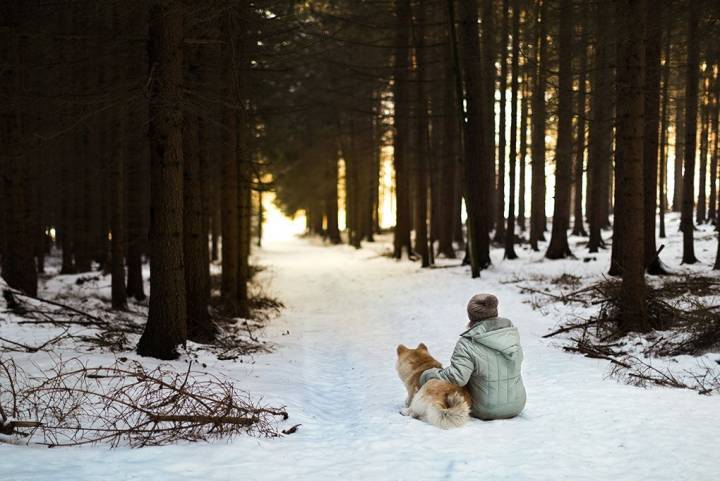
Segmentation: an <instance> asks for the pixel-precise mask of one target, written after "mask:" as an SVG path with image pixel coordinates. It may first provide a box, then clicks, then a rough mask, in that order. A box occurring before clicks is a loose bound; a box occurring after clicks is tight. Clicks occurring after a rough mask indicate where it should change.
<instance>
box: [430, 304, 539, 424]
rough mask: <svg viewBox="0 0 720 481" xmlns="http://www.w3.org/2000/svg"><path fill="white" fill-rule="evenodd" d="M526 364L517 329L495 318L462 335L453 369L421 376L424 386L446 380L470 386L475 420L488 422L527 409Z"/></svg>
mask: <svg viewBox="0 0 720 481" xmlns="http://www.w3.org/2000/svg"><path fill="white" fill-rule="evenodd" d="M522 360H523V352H522V348H521V347H520V335H519V334H518V330H517V328H516V327H515V326H513V324H512V322H510V320H508V319H505V318H502V317H493V318H490V319H485V320H483V321H480V322H478V323H476V324H475V325H474V326H473V327H471V328H470V329H468V330H467V331H465V332H463V333H462V334H460V340H459V341H458V342H457V344H456V345H455V351H454V352H453V355H452V358H451V359H450V365H449V366H448V367H446V368H445V369H438V368H434V369H428V370H427V371H425V372H424V373H423V374H422V376H420V384H425V383H426V382H427V381H428V380H430V379H443V380H445V381H448V382H451V383H453V384H456V385H458V386H465V385H467V387H468V389H469V391H470V395H471V396H472V399H473V405H472V407H471V410H470V411H471V414H472V415H473V416H475V417H477V418H480V419H488V420H489V419H505V418H512V417H515V416H517V415H518V414H520V412H521V411H522V410H523V408H524V407H525V386H524V385H523V381H522V375H521V372H520V371H521V365H522Z"/></svg>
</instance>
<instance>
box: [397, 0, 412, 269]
mask: <svg viewBox="0 0 720 481" xmlns="http://www.w3.org/2000/svg"><path fill="white" fill-rule="evenodd" d="M410 21H411V13H410V0H395V54H394V55H395V64H394V70H393V78H394V84H393V97H394V106H395V113H394V116H393V122H394V127H395V131H394V135H393V143H394V145H393V147H394V149H393V152H394V154H393V156H394V158H393V162H394V167H395V197H396V207H395V213H396V214H395V215H396V219H395V229H394V238H393V255H394V257H395V258H396V259H400V258H401V257H402V251H403V249H405V251H406V252H407V255H408V256H410V254H411V250H412V247H411V244H410V215H411V214H410V184H409V168H408V165H409V158H408V138H409V129H410V118H409V107H410V103H409V95H408V89H409V83H408V72H409V69H410Z"/></svg>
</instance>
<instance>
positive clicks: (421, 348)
mask: <svg viewBox="0 0 720 481" xmlns="http://www.w3.org/2000/svg"><path fill="white" fill-rule="evenodd" d="M397 355H398V359H397V372H398V375H399V376H400V380H402V382H403V383H404V384H405V389H407V393H408V397H407V399H406V400H405V409H403V410H402V411H400V413H401V414H403V415H405V416H412V417H414V418H417V419H420V420H422V421H425V422H428V423H430V424H432V425H433V426H436V427H439V428H442V429H448V428H456V427H460V426H462V425H463V424H465V423H466V422H467V421H468V420H469V419H470V405H471V404H472V398H471V397H470V393H469V392H468V390H467V389H465V388H464V387H459V386H456V385H454V384H451V383H449V382H445V381H441V380H440V379H431V380H429V381H428V382H426V383H425V384H424V385H423V386H422V387H420V375H421V374H422V373H423V372H424V371H425V370H426V369H431V368H434V367H437V368H442V364H440V363H439V362H438V361H437V360H436V359H435V358H434V357H432V356H431V355H430V353H429V352H428V348H427V346H426V345H425V344H423V343H420V344H418V347H417V348H416V349H410V348H408V347H405V346H403V345H402V344H400V345H399V346H398V347H397Z"/></svg>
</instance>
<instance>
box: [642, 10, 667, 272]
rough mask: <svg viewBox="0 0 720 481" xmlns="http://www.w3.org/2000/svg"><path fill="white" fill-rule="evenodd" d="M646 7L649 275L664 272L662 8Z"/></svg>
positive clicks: (645, 171)
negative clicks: (658, 228) (660, 210)
mask: <svg viewBox="0 0 720 481" xmlns="http://www.w3.org/2000/svg"><path fill="white" fill-rule="evenodd" d="M654 6H655V8H654V9H653V10H652V11H650V10H647V12H646V15H647V18H646V28H647V32H646V43H645V79H644V82H645V85H644V90H645V93H644V97H645V100H644V117H645V120H644V129H643V184H644V185H643V190H644V195H643V198H644V202H645V207H644V223H645V227H644V229H645V230H644V236H643V237H644V239H645V249H644V252H645V267H646V268H647V271H648V273H649V274H665V273H666V272H665V270H664V269H663V267H662V263H661V262H660V259H659V257H658V254H657V245H656V243H655V213H656V212H657V172H658V130H659V129H660V70H661V68H660V67H661V65H660V60H661V58H660V57H661V53H662V15H663V13H662V10H661V9H662V7H663V2H662V1H660V2H656V3H655V5H654Z"/></svg>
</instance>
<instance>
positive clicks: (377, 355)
mask: <svg viewBox="0 0 720 481" xmlns="http://www.w3.org/2000/svg"><path fill="white" fill-rule="evenodd" d="M676 231H677V219H671V220H670V222H669V225H668V232H669V233H670V234H672V235H671V237H670V239H668V240H667V242H666V243H667V247H666V249H665V250H664V251H663V255H662V258H663V260H664V261H665V263H666V264H667V265H668V266H669V267H670V268H671V269H673V270H674V271H676V272H678V273H685V274H690V275H699V274H704V275H711V276H716V275H717V274H715V273H713V272H712V271H711V267H712V262H713V260H714V255H715V249H716V244H715V242H716V241H715V234H714V232H713V231H712V228H711V227H709V226H707V227H701V228H700V230H699V231H698V232H697V234H696V239H697V243H696V252H697V255H698V257H699V258H700V260H701V261H702V264H698V265H694V266H690V267H679V264H680V259H681V256H680V247H679V246H680V237H679V236H678V235H676ZM608 234H609V233H607V232H606V233H605V235H606V236H607V235H608ZM388 241H389V238H385V237H381V238H380V239H379V241H378V242H376V243H375V244H374V245H370V244H366V246H367V247H368V248H364V249H362V250H357V251H356V250H354V249H352V248H350V247H348V246H334V247H329V246H322V245H320V242H319V241H317V240H307V239H292V240H284V241H276V242H268V243H267V244H266V246H265V247H264V248H263V249H261V250H260V251H258V252H257V254H256V256H255V259H254V261H255V262H256V263H258V264H260V265H263V266H267V269H265V270H264V271H263V272H262V273H260V275H259V280H260V282H261V283H262V284H264V286H265V289H266V290H267V292H269V293H270V294H272V295H273V296H276V297H278V298H279V299H280V300H281V301H282V302H283V303H284V304H285V306H286V308H285V309H283V310H282V311H281V313H280V315H279V316H278V317H277V318H275V319H273V320H271V321H270V322H269V323H268V325H267V326H266V327H265V328H264V329H263V330H262V336H263V338H264V339H266V340H267V341H268V343H269V344H271V345H272V349H271V352H268V353H264V352H259V353H255V354H253V355H251V356H246V357H243V358H241V359H239V360H235V361H232V360H230V361H227V360H226V361H219V360H218V359H217V356H216V355H214V354H213V353H211V352H206V351H199V352H196V353H195V354H194V356H195V357H196V358H197V359H198V361H201V362H202V363H204V364H205V365H206V369H207V370H208V371H209V372H219V373H223V374H226V375H229V376H230V377H232V378H234V379H236V380H237V382H238V385H239V386H240V388H242V389H245V390H247V391H249V392H251V393H253V395H255V396H262V397H263V402H266V403H268V404H272V405H275V406H280V405H284V406H286V409H287V411H288V413H289V415H290V418H289V419H288V420H287V421H285V422H284V423H283V424H282V427H283V428H285V427H290V426H293V425H296V424H301V426H300V427H299V429H298V430H297V432H296V433H294V434H291V435H288V436H283V437H280V438H273V439H258V438H251V437H239V438H235V439H233V440H232V441H230V442H214V443H196V444H188V443H183V444H180V445H174V446H165V447H150V448H143V449H129V448H123V447H120V448H117V449H112V450H109V449H108V448H107V447H105V446H95V447H84V448H55V449H43V448H28V447H17V446H10V445H3V444H0V479H2V480H3V481H5V480H8V481H10V480H50V479H52V480H54V481H58V480H68V481H69V480H72V481H82V480H105V479H113V480H143V481H145V480H153V481H159V480H178V479H187V480H197V479H203V480H208V481H209V480H230V479H248V480H283V481H285V480H288V479H293V480H325V479H327V480H333V481H337V480H344V479H347V480H365V479H367V480H370V479H372V480H386V479H387V480H405V479H407V480H451V479H492V480H500V479H507V480H515V481H520V480H551V479H552V480H559V479H567V480H583V479H588V480H614V481H619V480H640V479H652V480H678V479H692V480H704V479H714V477H715V476H717V472H718V461H717V446H716V444H717V443H716V442H715V441H714V440H716V438H717V432H718V428H720V421H719V420H720V396H718V394H717V393H716V394H714V395H698V393H697V392H695V391H693V390H690V389H674V388H664V387H657V386H649V387H647V388H641V387H636V386H631V385H627V384H625V383H623V382H619V381H617V380H615V379H612V378H610V377H609V363H608V362H607V361H606V360H599V359H588V358H586V357H583V356H580V355H577V354H570V353H567V352H565V351H564V350H563V349H562V347H563V346H564V345H566V344H567V343H568V342H569V340H568V338H569V336H559V337H553V338H549V339H544V338H542V336H543V335H546V334H547V333H549V332H550V331H552V330H553V329H555V328H557V327H558V326H559V325H560V324H561V323H563V322H566V321H567V320H569V319H572V318H573V317H574V316H581V317H582V316H587V315H588V312H589V310H591V309H593V307H588V306H578V305H573V304H564V303H562V302H548V296H547V295H545V294H543V293H542V292H543V291H545V290H546V289H547V290H549V292H550V293H554V294H559V293H561V292H570V291H574V290H576V289H577V288H578V287H582V286H583V285H588V283H590V282H595V281H599V280H602V279H603V275H604V273H605V272H606V271H607V268H608V266H609V259H608V257H609V251H605V252H601V253H600V254H598V255H592V256H588V255H587V254H586V248H585V247H584V246H582V245H580V242H581V239H579V238H572V245H573V249H574V251H575V253H576V255H577V256H578V258H577V259H568V260H560V261H549V260H546V259H544V258H543V256H542V253H532V252H531V251H529V250H527V249H526V248H525V247H524V246H523V247H522V248H518V254H519V256H520V259H518V260H513V261H506V260H502V253H503V251H502V250H501V249H494V250H493V252H492V259H493V262H494V264H493V266H492V267H491V268H490V269H489V270H487V271H483V273H482V277H481V278H480V279H475V280H473V279H471V278H470V277H469V270H468V268H467V267H460V266H459V264H460V261H459V260H439V261H438V262H439V266H440V267H443V268H434V269H421V268H420V267H419V265H418V264H417V263H409V262H407V261H403V262H397V261H394V260H392V259H390V258H389V257H388V255H387V251H388V249H389V246H388ZM585 258H587V260H586V259H585ZM653 282H655V281H653ZM528 286H529V287H531V288H532V289H533V290H534V291H536V292H529V291H528V290H524V289H523V287H528ZM46 287H47V283H46ZM477 292H490V293H493V294H495V295H497V296H498V298H499V299H500V313H501V315H502V316H505V317H508V318H510V319H512V320H513V322H514V323H515V324H516V325H517V326H518V328H519V330H520V333H521V337H522V344H523V348H524V351H525V363H524V371H523V376H524V380H525V384H526V387H527V392H528V402H527V406H526V408H525V411H524V412H523V413H522V414H521V415H520V416H519V417H517V418H515V419H512V420H503V421H492V422H483V421H479V420H473V421H472V422H470V423H469V424H467V425H466V426H464V427H462V428H459V429H456V430H450V431H442V430H439V429H436V428H434V427H432V426H430V425H427V424H425V423H423V422H420V421H417V420H414V419H411V418H407V417H403V416H401V415H400V414H399V412H398V411H399V410H400V409H401V408H402V407H403V401H404V398H405V391H404V388H403V386H402V384H401V382H400V380H399V379H398V377H397V374H396V372H395V347H396V345H397V344H399V343H404V344H407V345H409V346H414V345H416V344H417V343H419V342H425V343H426V344H427V345H428V346H429V349H430V352H431V353H432V354H433V355H435V356H436V357H437V358H438V359H439V360H440V361H441V362H447V360H448V359H449V356H450V354H451V352H452V349H453V347H454V344H455V341H456V340H457V336H458V334H459V333H460V332H462V331H463V328H464V325H465V323H466V314H465V305H466V303H467V300H468V299H469V298H470V296H471V295H473V294H475V293H477ZM41 295H42V292H41ZM710 295H712V294H710ZM718 299H720V297H718ZM0 307H1V306H0ZM595 309H597V308H596V307H595ZM29 329H30V328H29V327H27V326H24V327H16V326H13V323H12V320H11V319H10V320H8V319H6V320H0V330H1V332H2V336H4V337H13V338H15V339H17V338H22V339H25V341H26V342H39V339H40V338H43V339H47V338H49V337H52V332H51V331H49V330H48V331H45V332H44V333H41V334H37V331H42V330H41V329H38V328H36V327H33V329H34V331H32V333H31V332H29V331H28V332H26V330H29ZM257 335H259V334H257ZM18 336H19V337H18ZM23 336H24V337H23ZM626 342H628V343H629V344H632V340H626ZM642 342H645V341H643V340H637V342H636V344H638V343H642ZM58 349H59V350H60V351H61V352H60V354H58V352H57V350H55V351H54V354H52V355H53V356H57V355H64V356H69V355H71V354H72V355H76V356H81V357H83V358H84V359H87V360H88V362H92V363H95V364H101V363H109V362H111V361H112V360H113V359H114V356H115V355H114V354H109V353H93V352H87V351H82V350H75V351H73V350H72V348H71V347H65V348H61V347H59V348H58ZM62 349H65V351H62ZM122 355H124V356H128V357H132V358H136V356H134V354H132V353H131V352H126V353H123V354H122ZM13 357H14V358H15V359H16V360H17V362H18V363H20V364H21V365H26V366H31V365H34V366H39V367H42V366H43V363H45V362H49V361H48V358H50V357H51V355H50V354H48V353H45V352H38V353H32V354H31V353H22V354H14V355H13ZM186 361H187V359H184V360H180V361H176V362H174V363H173V365H175V366H177V368H178V370H183V369H184V368H185V367H184V366H186ZM240 361H242V362H240ZM143 362H144V363H146V364H147V365H154V364H153V363H152V362H150V361H148V360H143ZM648 362H657V363H659V364H658V368H659V369H663V370H664V369H667V368H674V369H675V370H676V371H677V372H678V373H685V374H686V375H688V376H691V377H692V372H693V369H700V370H703V369H715V368H717V367H718V365H719V363H720V354H718V353H712V352H711V353H706V354H704V355H702V356H697V357H693V356H674V357H672V358H664V359H648Z"/></svg>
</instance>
